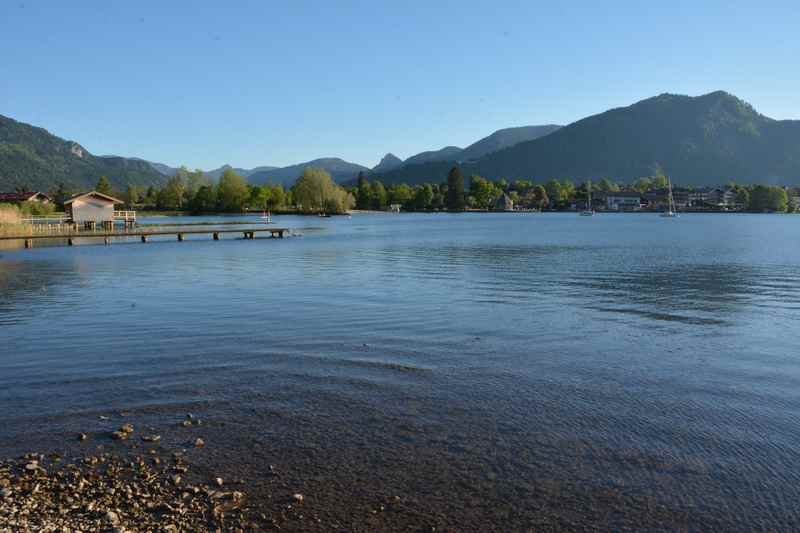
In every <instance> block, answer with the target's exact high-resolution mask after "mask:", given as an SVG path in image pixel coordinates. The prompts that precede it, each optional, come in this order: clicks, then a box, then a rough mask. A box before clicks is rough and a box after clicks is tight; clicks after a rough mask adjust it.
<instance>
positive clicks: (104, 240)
mask: <svg viewBox="0 0 800 533" xmlns="http://www.w3.org/2000/svg"><path fill="white" fill-rule="evenodd" d="M103 243H104V244H111V239H110V238H109V237H105V238H103Z"/></svg>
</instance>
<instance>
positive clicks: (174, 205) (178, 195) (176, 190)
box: [156, 173, 186, 209]
mask: <svg viewBox="0 0 800 533" xmlns="http://www.w3.org/2000/svg"><path fill="white" fill-rule="evenodd" d="M185 191H186V184H185V183H184V182H183V178H182V177H181V174H180V173H177V174H175V175H174V176H172V177H171V178H170V179H168V180H167V184H166V185H164V188H163V189H161V192H160V193H159V194H158V200H157V201H156V205H158V207H160V208H162V209H180V208H181V206H182V205H183V200H184V193H185Z"/></svg>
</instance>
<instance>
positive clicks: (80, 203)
mask: <svg viewBox="0 0 800 533" xmlns="http://www.w3.org/2000/svg"><path fill="white" fill-rule="evenodd" d="M121 203H124V202H123V201H122V200H117V199H116V198H114V197H113V196H109V195H107V194H103V193H101V192H97V191H91V192H85V193H83V194H78V195H76V196H73V197H72V198H70V199H69V200H67V201H66V202H64V211H65V212H66V215H67V219H68V220H69V221H70V222H72V223H73V224H78V225H84V226H95V225H101V226H106V227H108V226H113V225H114V205H115V204H121Z"/></svg>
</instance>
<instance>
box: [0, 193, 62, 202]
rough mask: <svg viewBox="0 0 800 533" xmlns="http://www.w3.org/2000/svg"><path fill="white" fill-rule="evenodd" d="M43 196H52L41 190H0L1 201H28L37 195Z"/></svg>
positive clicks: (46, 197)
mask: <svg viewBox="0 0 800 533" xmlns="http://www.w3.org/2000/svg"><path fill="white" fill-rule="evenodd" d="M40 195H41V196H43V197H44V198H45V199H47V200H49V199H50V198H49V197H48V196H47V195H46V194H44V193H41V192H35V191H33V192H0V202H27V201H28V200H32V199H33V198H35V197H36V196H40Z"/></svg>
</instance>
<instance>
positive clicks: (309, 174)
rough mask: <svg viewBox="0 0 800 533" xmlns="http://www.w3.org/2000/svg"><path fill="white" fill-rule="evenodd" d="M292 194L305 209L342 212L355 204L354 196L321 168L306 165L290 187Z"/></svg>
mask: <svg viewBox="0 0 800 533" xmlns="http://www.w3.org/2000/svg"><path fill="white" fill-rule="evenodd" d="M292 195H293V197H294V200H295V202H296V203H298V204H300V205H301V206H302V208H303V209H304V210H306V211H315V210H321V211H325V212H330V213H344V212H345V211H347V210H348V209H351V208H352V207H353V205H355V198H353V196H352V195H351V194H350V193H348V192H347V191H346V190H345V189H344V188H342V187H340V186H339V185H337V184H336V183H334V181H333V179H332V178H331V175H330V174H328V173H327V172H326V171H325V170H324V169H321V168H314V167H306V168H305V169H304V170H303V175H302V176H300V177H299V178H298V179H297V182H296V183H295V185H294V187H293V188H292Z"/></svg>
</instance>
